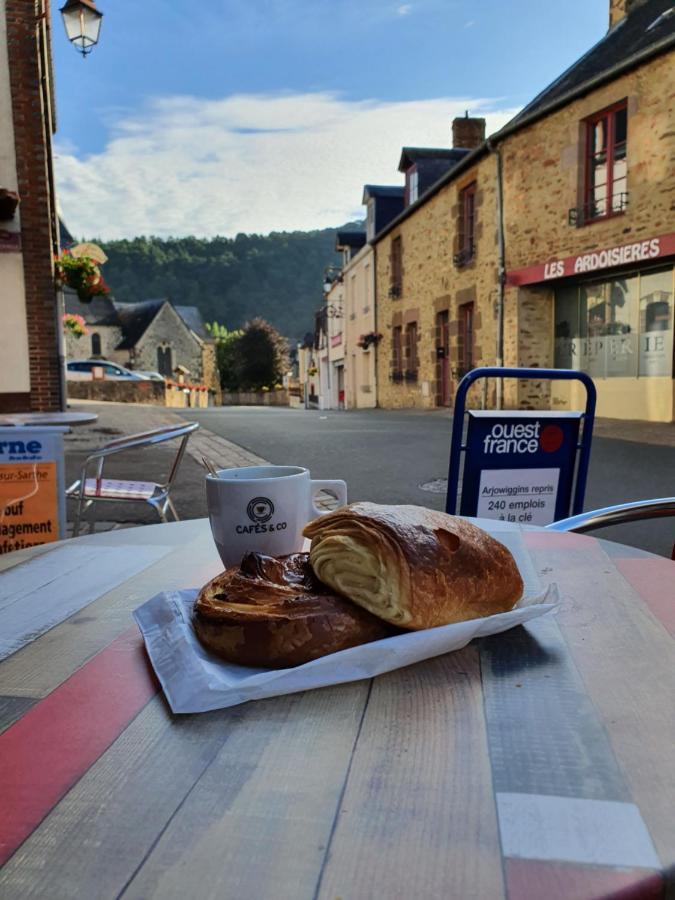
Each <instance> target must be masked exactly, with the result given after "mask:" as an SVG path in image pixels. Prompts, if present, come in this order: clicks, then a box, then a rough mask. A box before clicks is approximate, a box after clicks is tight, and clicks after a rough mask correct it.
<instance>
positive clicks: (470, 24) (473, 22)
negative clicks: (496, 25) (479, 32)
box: [464, 19, 476, 28]
mask: <svg viewBox="0 0 675 900" xmlns="http://www.w3.org/2000/svg"><path fill="white" fill-rule="evenodd" d="M475 24H476V20H475V19H469V21H468V22H465V23H464V27H465V28H473V26H474V25H475Z"/></svg>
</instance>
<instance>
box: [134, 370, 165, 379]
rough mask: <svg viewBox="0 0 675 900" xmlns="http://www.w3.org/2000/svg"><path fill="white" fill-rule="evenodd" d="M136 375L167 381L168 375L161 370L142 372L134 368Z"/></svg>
mask: <svg viewBox="0 0 675 900" xmlns="http://www.w3.org/2000/svg"><path fill="white" fill-rule="evenodd" d="M134 372H135V374H136V375H142V376H143V377H144V378H149V379H150V381H166V376H164V375H160V373H159V372H141V371H140V369H134Z"/></svg>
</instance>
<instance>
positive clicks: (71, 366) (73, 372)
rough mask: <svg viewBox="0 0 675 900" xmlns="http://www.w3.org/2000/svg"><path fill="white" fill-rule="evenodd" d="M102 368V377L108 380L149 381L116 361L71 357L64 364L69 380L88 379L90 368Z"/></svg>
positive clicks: (144, 376)
mask: <svg viewBox="0 0 675 900" xmlns="http://www.w3.org/2000/svg"><path fill="white" fill-rule="evenodd" d="M94 367H97V368H100V369H103V377H104V378H106V379H108V381H149V380H150V379H149V378H148V377H147V376H146V375H143V374H141V373H140V372H132V371H131V369H125V368H124V366H120V365H118V364H117V363H112V362H109V361H108V360H106V359H72V360H70V362H68V363H67V365H66V377H67V378H68V380H69V381H89V380H90V379H91V370H92V369H93V368H94Z"/></svg>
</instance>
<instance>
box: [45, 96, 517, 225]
mask: <svg viewBox="0 0 675 900" xmlns="http://www.w3.org/2000/svg"><path fill="white" fill-rule="evenodd" d="M465 109H470V110H471V111H472V114H473V115H484V116H485V117H486V118H487V125H488V133H489V132H492V131H495V130H497V128H499V127H501V126H502V125H503V124H504V123H505V122H506V121H508V119H510V118H511V117H512V116H513V115H514V114H515V112H516V111H517V110H515V109H501V110H500V109H498V108H496V105H495V102H494V101H489V100H485V99H476V98H453V97H448V98H438V99H431V100H419V101H410V102H380V101H376V100H363V101H347V100H345V99H343V98H341V97H340V96H338V95H336V94H332V93H303V94H290V93H285V94H255V95H243V94H237V95H232V96H229V97H225V98H223V99H218V100H205V99H199V98H195V97H184V96H175V97H166V98H162V99H156V100H154V101H152V102H151V103H149V104H148V105H147V107H146V108H144V109H142V110H140V111H137V112H135V113H134V114H133V115H129V114H128V113H126V114H121V115H120V118H118V119H117V120H116V121H115V122H114V125H113V127H112V133H111V136H110V139H109V141H108V143H107V145H106V146H105V148H104V149H103V151H102V152H100V153H97V154H94V155H89V156H81V155H78V153H77V152H76V151H75V150H74V149H73V148H72V146H58V145H57V154H58V155H57V160H56V173H57V184H58V191H59V201H60V206H61V208H62V210H63V216H64V220H65V221H66V223H67V224H68V227H69V228H70V230H71V231H72V232H73V233H74V234H76V235H77V236H88V237H100V238H104V239H114V238H122V237H133V236H135V235H141V234H154V235H159V236H169V235H175V236H180V235H188V234H194V235H198V236H207V237H208V236H213V235H216V234H222V235H230V236H231V235H234V234H237V233H238V232H247V233H251V232H257V233H261V234H266V233H268V232H270V231H292V230H308V229H312V228H327V227H333V226H336V225H340V224H343V223H344V222H346V221H348V220H350V219H351V218H353V217H354V215H355V213H359V212H361V213H362V208H361V207H360V205H359V204H360V202H361V194H362V188H363V185H364V184H366V183H370V184H401V183H402V176H401V175H400V173H399V172H398V171H397V166H398V160H399V156H400V149H401V147H402V146H404V145H407V146H418V147H419V146H427V147H448V146H449V145H450V140H451V138H450V125H451V120H452V118H453V117H454V116H458V115H463V114H464V110H465Z"/></svg>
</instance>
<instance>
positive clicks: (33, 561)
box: [0, 521, 675, 900]
mask: <svg viewBox="0 0 675 900" xmlns="http://www.w3.org/2000/svg"><path fill="white" fill-rule="evenodd" d="M523 540H524V542H525V544H526V547H527V549H528V552H529V554H530V557H531V560H532V562H533V565H534V567H535V569H536V570H537V572H538V574H539V575H540V576H541V578H542V580H544V581H551V580H554V581H556V582H557V583H558V585H559V587H560V591H561V594H562V597H563V601H562V608H561V610H560V612H559V614H558V615H557V616H545V617H543V618H541V619H538V620H536V621H533V622H531V623H529V624H528V625H527V626H525V627H520V628H517V629H513V630H512V631H510V632H508V633H505V634H501V635H496V636H494V637H490V638H486V639H482V640H481V641H479V642H475V643H473V644H471V645H470V646H468V647H467V648H465V649H464V650H462V651H459V652H457V653H452V654H448V655H446V656H444V657H439V658H437V659H435V660H431V661H429V662H426V663H422V664H419V665H416V666H411V667H410V668H408V669H404V670H399V671H396V672H393V673H391V674H388V675H385V676H381V677H379V678H377V679H375V680H373V681H362V682H358V683H354V684H346V685H342V686H338V687H333V688H325V689H322V690H317V691H311V692H307V693H304V694H295V695H290V696H285V697H278V698H273V699H270V700H263V701H258V702H254V703H249V704H247V705H244V706H239V707H234V708H232V709H229V710H224V711H220V712H214V713H208V714H204V715H195V716H173V715H172V714H171V713H170V712H169V710H168V708H167V705H166V703H165V702H164V700H163V697H162V694H161V692H160V691H159V690H158V686H157V683H156V681H155V680H154V678H153V675H152V673H151V672H150V670H149V668H148V665H147V662H146V657H145V654H144V650H143V647H142V644H141V641H140V638H139V634H138V631H137V630H136V628H135V626H134V625H133V623H132V620H131V611H132V610H133V609H134V608H135V607H136V606H138V605H139V604H140V603H142V602H143V601H144V600H146V599H147V598H148V597H150V596H151V595H153V594H154V593H156V592H158V591H159V590H161V589H166V588H172V587H194V586H198V585H200V584H202V583H204V582H205V581H206V580H207V579H208V578H209V577H211V576H212V575H213V574H214V573H216V572H217V571H218V570H219V568H220V566H219V562H218V559H217V556H216V552H215V549H214V547H213V544H212V541H211V538H210V534H209V529H208V525H207V524H206V522H205V521H193V522H182V523H178V524H175V525H174V524H172V525H156V526H146V527H144V528H135V529H129V530H124V531H117V532H109V533H107V534H99V535H93V536H90V537H85V538H80V539H79V540H77V541H69V542H64V543H63V544H59V545H53V544H52V545H47V546H43V547H39V548H33V549H32V550H30V551H22V552H21V553H16V554H11V555H10V556H6V557H0V569H4V570H5V572H4V574H3V575H2V576H1V577H0V649H1V648H2V647H4V652H5V653H10V655H9V656H8V657H7V658H6V659H5V660H4V662H2V663H0V695H1V696H0V732H1V733H0V760H1V763H0V798H1V799H0V819H1V822H0V858H1V859H2V860H3V861H5V865H4V868H3V869H2V870H1V871H0V896H2V897H3V898H18V897H21V898H23V897H27V896H37V897H49V898H50V900H53V898H61V897H63V898H72V897H80V898H93V897H117V896H119V895H121V894H123V895H124V897H125V898H127V897H130V898H140V897H143V898H147V897H176V898H202V897H214V898H215V897H218V898H245V900H248V898H252V900H253V898H254V900H259V898H275V900H278V898H289V900H302V898H314V897H318V898H326V900H333V898H337V897H340V898H343V900H363V898H388V900H389V898H405V900H408V898H461V900H464V898H479V900H483V898H501V897H508V898H509V900H520V898H536V900H542V898H546V900H556V898H561V900H562V898H564V900H569V898H590V897H593V898H599V897H611V896H615V895H620V896H622V897H629V896H630V897H635V898H637V897H640V898H647V897H650V898H651V897H654V898H656V897H660V896H662V894H663V892H664V890H665V888H666V887H667V888H668V889H669V892H672V891H673V890H674V889H675V827H674V825H675V812H674V805H673V788H674V786H675V716H674V715H673V711H674V699H673V698H674V697H675V690H674V686H675V685H674V673H675V642H674V641H673V636H674V635H675V589H674V587H673V585H674V584H675V579H674V577H673V576H674V574H675V564H673V563H672V562H670V561H668V560H666V559H661V558H657V557H654V556H650V555H648V554H645V553H642V552H639V551H636V550H632V549H630V548H628V547H622V546H620V545H618V544H610V543H603V542H601V541H598V540H596V539H594V538H591V537H580V536H576V535H566V534H556V533H552V532H544V531H540V530H530V531H527V532H524V533H523ZM50 625H51V626H52V627H51V628H50V630H48V631H46V632H45V633H43V634H41V631H42V630H43V629H44V628H47V627H49V626H50ZM22 628H23V629H24V631H23V632H21V629H22ZM22 643H23V644H24V645H23V646H22V647H21V648H20V649H18V648H19V645H20V644H22ZM10 651H14V652H10ZM628 889H631V890H629V891H628V893H621V892H622V891H626V890H628Z"/></svg>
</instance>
